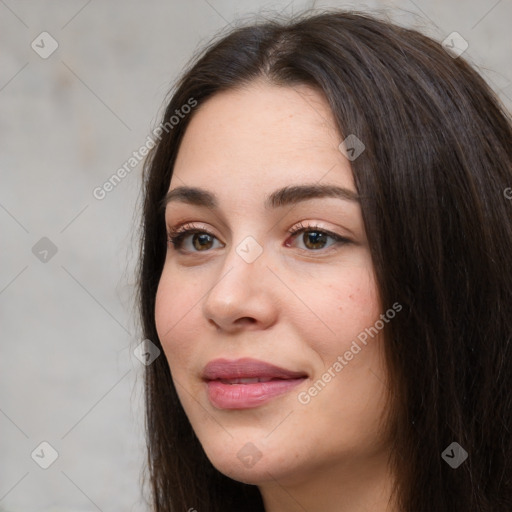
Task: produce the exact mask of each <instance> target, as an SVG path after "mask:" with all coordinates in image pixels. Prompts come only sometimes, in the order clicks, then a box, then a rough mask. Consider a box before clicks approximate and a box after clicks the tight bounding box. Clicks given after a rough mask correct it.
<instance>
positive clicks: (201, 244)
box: [194, 233, 211, 249]
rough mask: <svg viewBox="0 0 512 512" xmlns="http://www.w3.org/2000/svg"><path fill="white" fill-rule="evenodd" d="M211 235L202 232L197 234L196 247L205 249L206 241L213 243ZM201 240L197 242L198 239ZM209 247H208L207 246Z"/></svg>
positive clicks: (195, 238)
mask: <svg viewBox="0 0 512 512" xmlns="http://www.w3.org/2000/svg"><path fill="white" fill-rule="evenodd" d="M210 239H211V237H210V235H207V234H206V233H202V234H196V235H195V236H194V247H195V248H196V249H204V248H205V247H206V246H205V245H204V243H205V242H206V244H208V242H210V243H211V240H210ZM197 240H199V243H196V241H197ZM206 248H207V247H206Z"/></svg>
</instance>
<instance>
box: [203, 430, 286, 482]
mask: <svg viewBox="0 0 512 512" xmlns="http://www.w3.org/2000/svg"><path fill="white" fill-rule="evenodd" d="M203 448H204V449H205V453H206V455H207V457H208V459H209V460H210V462H211V463H212V464H213V466H214V467H215V468H216V469H217V470H218V471H220V472H221V473H222V474H224V475H226V476H228V477H229V478H231V479H233V480H236V481H238V482H242V483H245V484H252V485H260V484H263V483H265V482H269V481H272V480H274V479H276V478H281V477H282V476H285V475H286V474H288V473H289V471H290V470H291V469H292V468H289V467H288V468H284V467H283V461H284V459H285V457H284V456H283V455H280V453H279V452H278V451H277V447H275V446H268V445H266V444H265V443H264V442H263V440H260V441H257V442H252V441H248V440H243V441H240V440H238V439H237V440H233V441H232V443H230V445H229V446H227V445H223V446H220V445H219V446H217V445H216V446H206V447H205V446H204V445H203Z"/></svg>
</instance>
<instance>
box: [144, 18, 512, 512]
mask: <svg viewBox="0 0 512 512" xmlns="http://www.w3.org/2000/svg"><path fill="white" fill-rule="evenodd" d="M158 137H159V139H160V140H159V142H158V144H157V146H156V147H155V148H154V150H153V152H152V154H151V155H150V158H149V159H148V161H147V166H146V181H145V195H144V212H143V215H144V218H143V228H142V229H143V247H142V252H141V266H140V305H141V315H142V323H143V329H144V335H145V337H146V338H148V339H149V340H151V341H152V342H153V343H154V344H155V345H156V346H157V347H159V348H160V349H162V350H163V353H164V355H165V357H159V358H157V359H156V360H155V361H154V362H153V363H152V364H151V365H148V366H147V373H146V395H147V435H148V449H149V471H150V479H151V483H152V489H153V492H154V508H155V510H157V511H171V510H172V511H174V510H197V511H198V512H204V511H220V510H222V511H228V510H229V511H244V512H245V511H263V510H265V511H266V512H277V511H280V512H282V511H296V510H297V511H299V510H300V511H303V510H308V511H323V512H329V511H331V510H332V511H334V510H335V511H337V512H339V511H342V512H352V511H362V510H372V511H374V512H384V511H386V512H399V511H400V512H402V511H404V512H413V511H414V512H431V511H450V512H455V511H456V512H458V511H460V512H462V511H464V512H467V511H468V510H471V511H482V512H483V511H485V512H487V511H489V512H490V511H493V512H494V511H506V510H512V493H511V482H512V466H511V465H512V462H511V455H512V453H511V452H512V450H511V434H510V426H511V423H512V414H511V412H512V406H511V392H510V390H511V389H512V378H511V375H512V364H511V363H512V343H511V338H512V306H511V304H512V270H511V268H512V267H511V265H510V255H511V254H512V202H511V201H510V200H507V198H506V194H504V191H505V190H507V189H508V188H509V187H510V186H511V184H512V171H511V169H512V165H511V162H512V130H511V123H510V118H509V116H508V114H507V113H506V112H505V111H504V109H503V108H502V107H501V105H500V103H499V101H498V100H497V99H496V97H495V95H494V94H493V93H492V92H491V91H490V89H489V88H488V86H487V85H486V84H485V83H484V81H483V80H482V79H481V78H480V76H479V75H478V74H477V73H476V72H475V71H474V70H472V69H471V68H470V66H469V65H468V64H467V63H466V62H465V61H464V60H463V59H461V58H460V57H459V58H455V56H454V55H453V54H449V53H447V52H446V51H445V49H444V48H443V47H442V46H441V45H440V44H438V43H436V42H434V41H432V40H431V39H429V38H427V37H425V36H423V35H421V34H420V33H418V32H416V31H413V30H408V29H404V28H400V27H397V26H394V25H393V24H390V23H388V22H383V21H379V20H378V19H376V18H373V17H371V16H369V15H364V14H359V13H350V12H341V11H330V12H326V13H322V14H317V15H314V16H311V15H302V16H301V17H299V18H297V19H295V20H292V21H289V22H278V21H273V22H265V23H262V24H255V25H252V26H249V27H244V28H238V29H235V30H233V31H232V32H230V33H229V34H228V35H225V36H224V37H223V38H222V39H221V40H219V41H218V42H216V43H214V44H212V45H210V46H209V47H208V48H206V49H205V50H204V52H203V53H202V54H201V55H200V56H198V58H197V59H196V60H195V62H194V63H193V64H192V65H191V67H190V69H189V70H188V71H187V72H186V73H185V74H184V76H183V77H182V78H181V79H180V81H179V83H178V84H177V86H176V90H175V92H174V94H173V96H172V99H171V101H170V103H169V105H168V107H167V110H166V112H165V115H164V119H163V121H162V126H161V127H160V128H159V129H158Z"/></svg>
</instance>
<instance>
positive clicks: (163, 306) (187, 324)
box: [155, 270, 200, 370]
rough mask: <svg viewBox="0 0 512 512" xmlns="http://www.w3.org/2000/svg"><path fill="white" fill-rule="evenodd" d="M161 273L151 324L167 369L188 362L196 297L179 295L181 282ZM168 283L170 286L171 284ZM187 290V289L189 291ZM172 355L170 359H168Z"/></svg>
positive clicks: (194, 336) (194, 330) (195, 332)
mask: <svg viewBox="0 0 512 512" xmlns="http://www.w3.org/2000/svg"><path fill="white" fill-rule="evenodd" d="M168 274H169V273H168V272H166V271H165V270H164V273H163V274H162V278H161V279H160V283H159V285H158V290H157V293H156V298H155V324H156V330H157V333H158V337H159V339H160V342H161V344H162V347H163V349H164V352H165V355H166V357H167V359H168V361H169V365H170V366H171V370H173V369H174V367H176V368H177V367H178V366H179V365H178V363H179V364H183V363H184V362H185V361H187V360H188V359H189V355H190V354H191V352H192V350H193V348H194V347H193V344H192V343H191V340H194V339H196V340H197V339H200V337H199V336H198V330H197V326H198V322H197V312H195V310H196V309H197V308H199V304H198V300H199V296H198V297H195V296H194V294H193V293H179V290H182V289H183V286H184V284H185V283H181V282H180V280H179V279H174V277H171V276H169V275H168ZM171 283H172V284H171ZM193 289H194V288H193V287H192V288H191V287H187V290H188V291H190V290H193ZM171 354H172V357H169V356H170V355H171Z"/></svg>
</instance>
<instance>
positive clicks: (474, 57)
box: [0, 0, 512, 512]
mask: <svg viewBox="0 0 512 512" xmlns="http://www.w3.org/2000/svg"><path fill="white" fill-rule="evenodd" d="M313 4H315V7H318V8H322V7H329V6H338V7H342V6H346V7H349V6H357V8H358V9H361V10H375V9H379V10H382V9H384V10H385V11H386V12H387V13H388V14H389V16H390V17H391V18H392V19H394V20H395V21H397V22H399V23H401V24H403V25H408V26H414V27H418V28H420V29H422V30H424V31H426V32H427V33H429V34H430V35H432V36H433V37H435V38H436V39H437V40H439V41H442V40H443V39H444V38H445V37H446V36H447V35H448V34H450V33H452V32H454V31H456V32H458V33H460V34H461V35H462V36H463V37H464V39H466V40H467V41H468V43H469V48H468V49H467V51H466V52H465V53H464V57H466V58H467V59H469V60H470V61H471V62H472V63H473V64H474V65H475V66H478V68H479V69H480V71H481V73H482V74H484V76H485V78H486V79H487V81H488V82H489V83H490V84H491V85H492V87H493V88H494V89H495V90H496V91H497V92H498V94H499V95H500V97H501V98H502V100H503V102H504V103H505V105H506V106H507V108H508V109H509V110H510V109H511V107H512V100H511V97H512V84H511V79H512V60H511V59H512V57H511V55H512V52H511V49H512V44H511V37H510V20H511V19H512V1H511V0H500V1H496V0H471V1H462V0H461V1H456V0H451V1H447V0H438V1H428V0H414V1H412V0H401V1H398V0H397V1H373V2H371V1H370V2H365V3H360V2H341V1H339V2H333V1H331V2H316V3H315V2H311V1H310V2H305V1H302V2H301V1H299V0H297V1H295V2H289V1H280V2H277V1H266V2H256V1H248V0H246V1H239V2H235V1H234V0H209V1H208V2H207V1H206V0H189V1H172V2H170V1H169V2H164V1H156V0H153V1H146V2H135V1H133V0H132V1H125V2H114V1H103V2H100V1H98V0H90V1H87V0H73V1H60V2H57V1H46V2H45V1H15V0H0V41H1V52H0V109H1V116H0V147H1V153H0V173H1V189H0V228H1V238H0V244H1V245H0V247H1V250H0V257H1V260H0V262H1V264H0V326H1V357H0V379H1V380H0V461H1V462H0V510H2V511H3V510H5V511H23V512H28V511H95V510H101V511H103V512H107V511H116V512H117V511H120V510H123V511H142V510H148V506H147V504H145V501H144V497H143V492H142V491H141V488H142V486H141V468H142V467H143V463H144V455H145V454H144V438H143V412H142V408H141V407H142V390H141V383H142V379H141V376H142V370H143V365H142V364H141V363H140V362H139V361H138V360H137V359H136V358H135V357H134V354H133V349H134V347H135V346H136V345H137V344H138V343H139V342H140V339H139V337H138V334H137V332H138V331H137V325H136V316H135V314H134V306H133V291H134V274H133V268H134V264H135V261H136V256H137V243H138V241H137V233H136V222H137V218H138V210H137V201H138V200H139V189H140V181H141V180H140V178H141V168H142V165H141V164H139V165H137V166H136V167H135V168H134V169H133V170H132V171H131V172H130V174H128V175H127V176H126V178H124V180H123V181H122V182H121V183H119V184H118V185H117V186H116V187H115V189H114V190H112V191H111V192H110V193H108V194H107V195H106V197H105V198H104V199H103V200H98V199H96V198H95V197H94V196H93V193H92V192H93V190H94V189H95V188H96V187H98V186H101V185H102V184H103V183H104V182H105V181H106V180H108V179H109V177H110V176H112V174H113V173H115V172H116V170H117V169H118V168H119V167H121V166H122V165H123V164H124V163H125V162H126V161H127V160H128V158H130V156H132V153H133V151H135V150H137V149H138V148H139V147H140V146H141V145H142V144H143V143H144V141H145V140H146V137H147V136H148V135H149V133H150V131H151V130H152V129H153V128H154V127H156V125H157V123H158V120H159V115H160V114H161V112H162V108H163V102H164V98H165V95H166V93H167V91H168V90H169V88H170V86H171V85H172V83H173V82H174V80H175V79H176V78H177V76H178V74H179V72H180V69H182V67H183V66H184V65H185V64H186V62H187V61H188V59H189V58H190V56H191V55H192V54H193V52H194V51H195V50H196V49H197V48H198V47H199V46H201V45H203V44H205V43H207V42H208V41H209V40H210V39H211V38H212V37H213V36H214V35H215V33H217V32H218V31H219V30H221V29H222V28H223V27H226V26H227V25H228V24H229V23H233V22H236V20H239V19H240V18H243V19H249V18H250V15H251V14H254V13H258V12H261V11H265V12H266V13H267V14H269V13H271V12H272V11H273V10H275V11H280V12H283V13H285V14H286V13H292V12H297V11H299V10H301V9H302V8H304V7H311V6H312V5H313ZM43 31H46V32H48V33H50V34H51V36H52V37H53V38H54V39H55V40H56V41H57V42H58V45H59V46H58V48H57V50H56V51H55V52H54V53H53V54H52V55H51V56H50V57H48V58H47V59H43V58H41V57H40V56H39V55H38V53H36V51H34V50H33V49H32V47H31V43H32V41H34V40H35V41H36V43H37V42H38V41H39V45H40V46H41V43H40V38H38V36H39V34H41V32H43ZM46 41H47V42H46V44H45V48H46V49H48V48H49V46H48V40H46ZM41 51H42V49H41ZM43 237H47V238H48V239H49V240H51V242H52V243H53V244H54V246H55V247H56V249H57V252H56V253H55V254H54V255H52V253H51V251H50V252H48V254H46V253H44V250H45V249H46V250H47V249H48V247H47V246H46V245H45V244H47V243H48V242H44V241H43V242H39V244H40V245H36V249H35V250H34V251H33V247H34V245H35V244H37V243H38V241H39V240H40V239H41V238H43ZM41 244H42V245H41ZM41 251H43V252H41ZM34 252H35V253H36V254H34ZM41 258H42V259H43V260H44V259H45V258H46V261H41ZM42 441H46V442H48V443H50V445H52V446H53V447H54V449H55V450H56V451H57V452H58V454H59V456H58V458H57V459H56V461H55V462H54V463H53V464H52V465H51V466H50V467H49V468H48V469H42V468H40V467H39V466H38V465H37V464H36V462H35V461H34V460H33V459H32V458H31V453H32V452H33V450H34V449H36V447H38V446H39V444H40V443H41V442H42ZM42 450H43V451H42V452H41V448H40V449H38V450H36V454H39V458H38V457H37V455H35V456H34V458H35V459H36V460H39V461H41V460H43V459H45V458H46V459H45V460H47V461H48V460H49V459H48V457H50V452H49V451H48V449H45V448H44V447H43V448H42ZM45 450H46V451H45Z"/></svg>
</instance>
